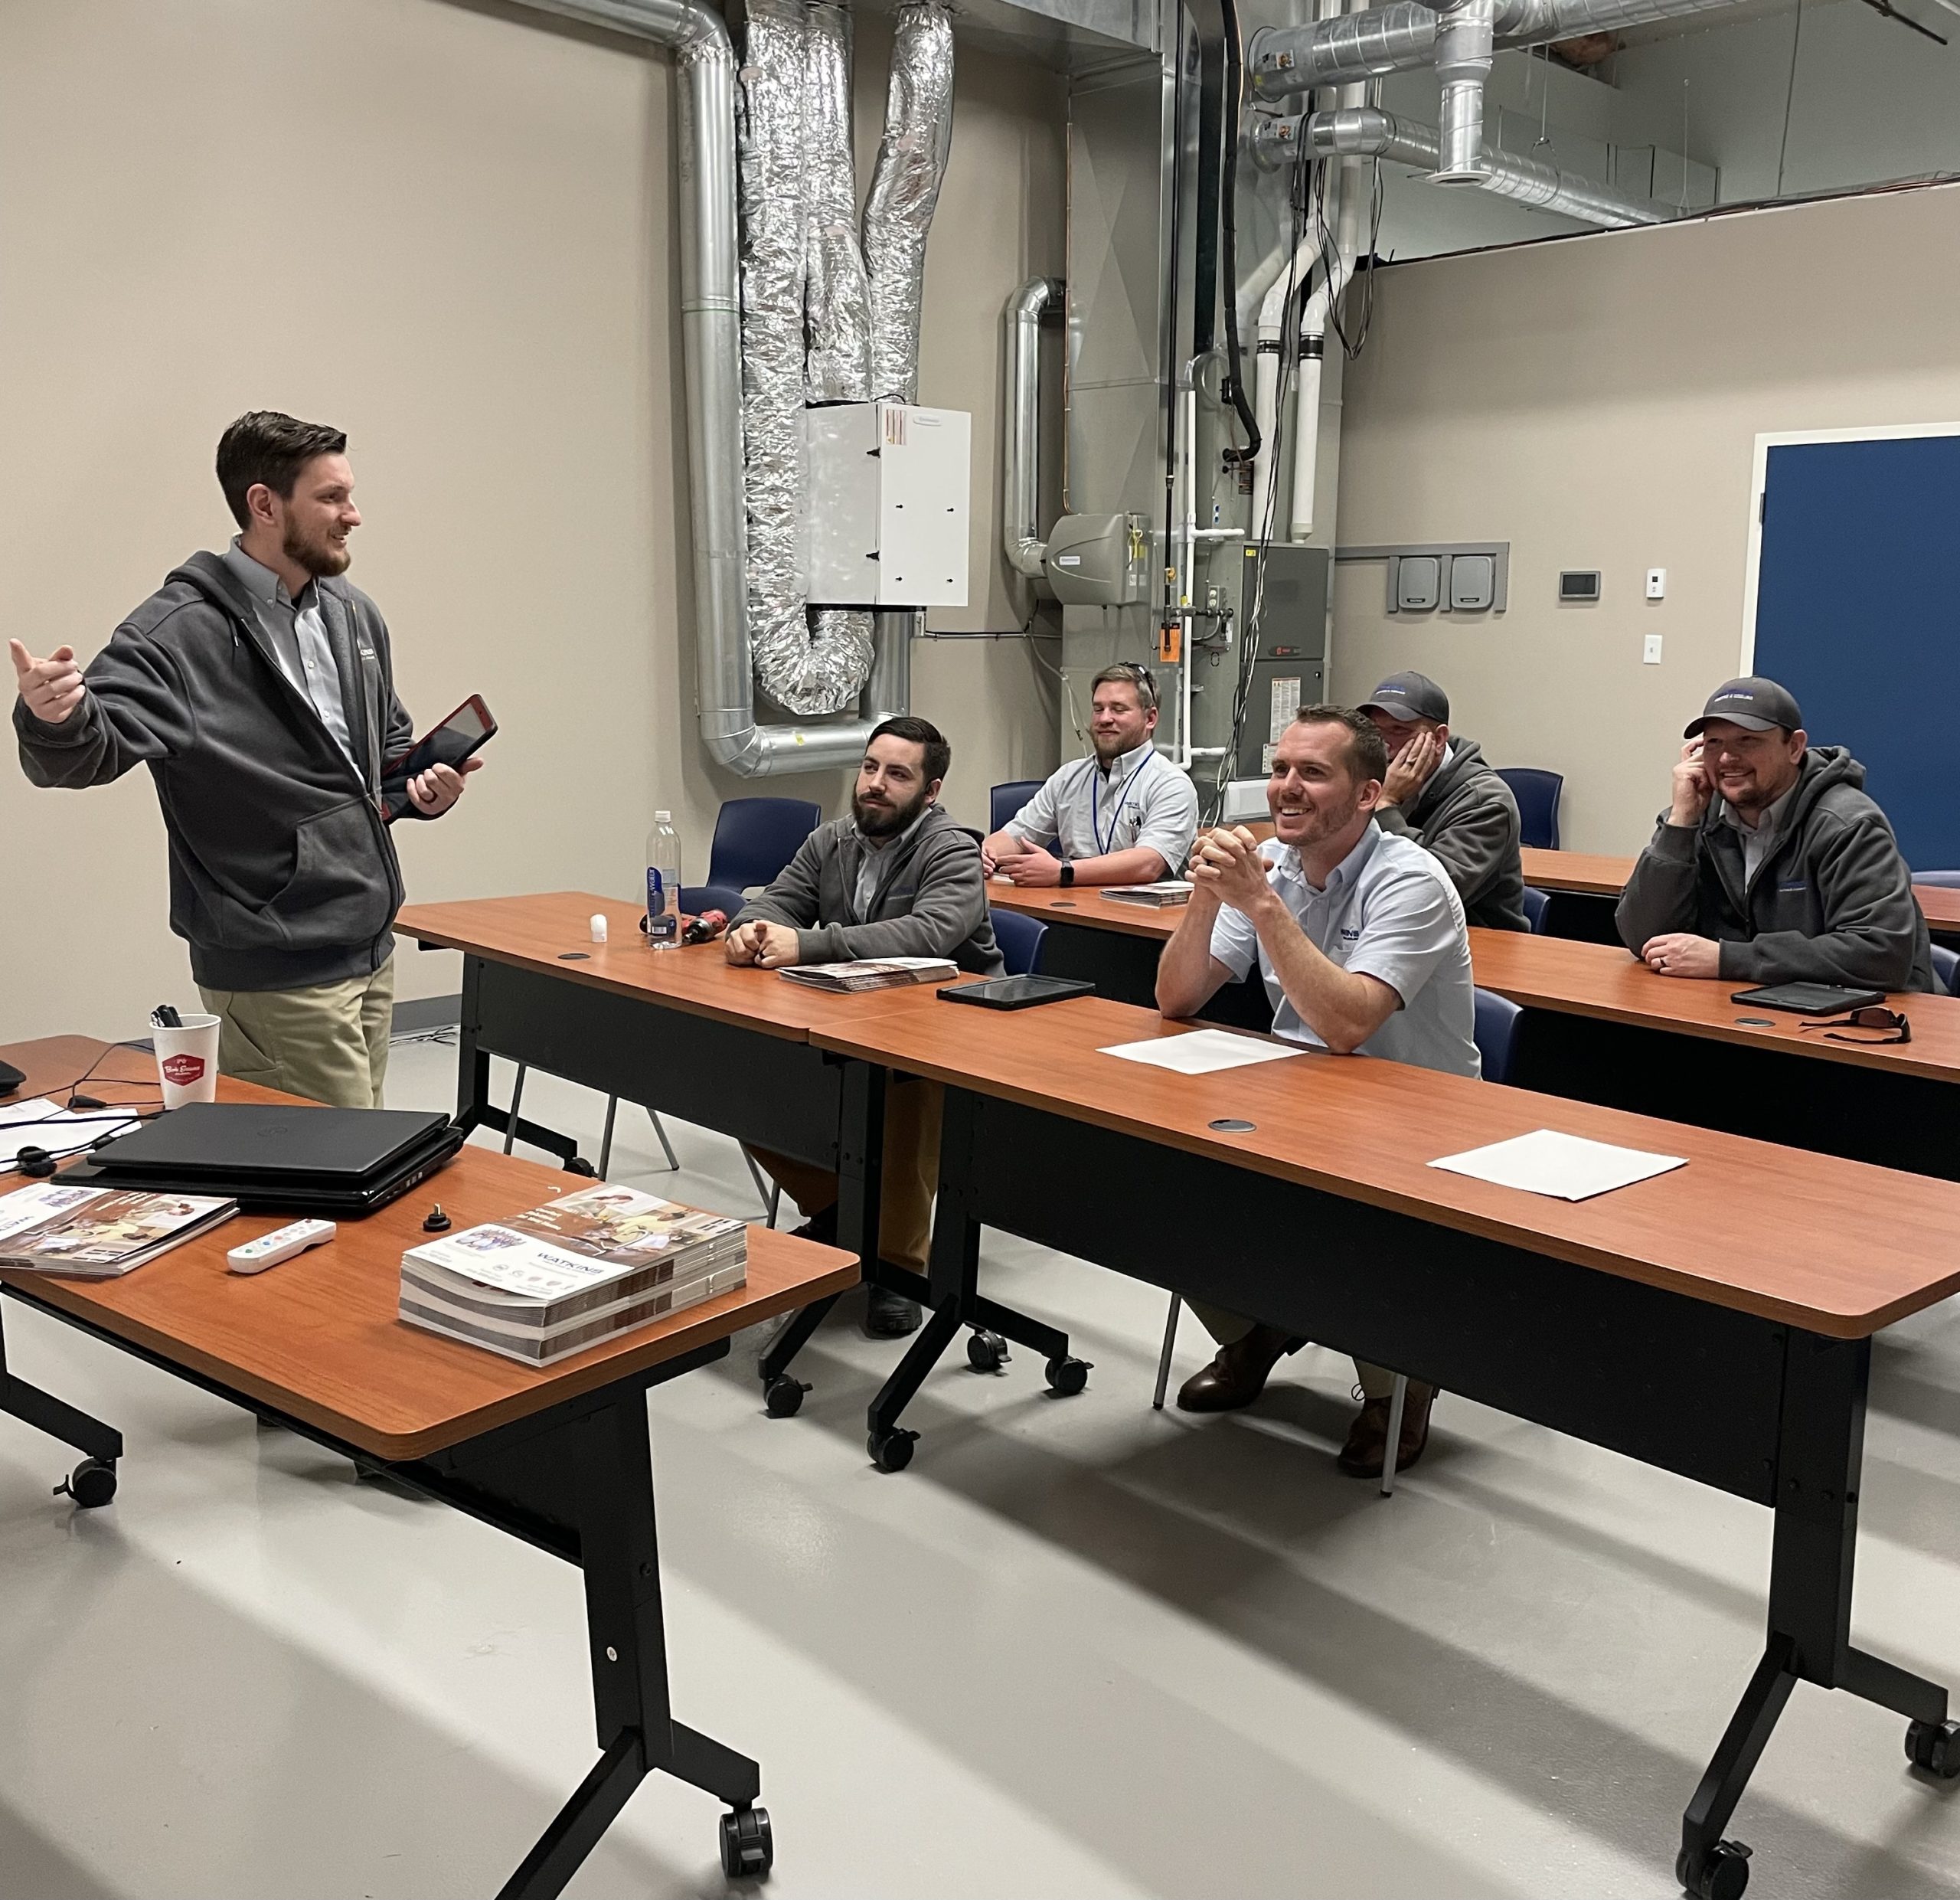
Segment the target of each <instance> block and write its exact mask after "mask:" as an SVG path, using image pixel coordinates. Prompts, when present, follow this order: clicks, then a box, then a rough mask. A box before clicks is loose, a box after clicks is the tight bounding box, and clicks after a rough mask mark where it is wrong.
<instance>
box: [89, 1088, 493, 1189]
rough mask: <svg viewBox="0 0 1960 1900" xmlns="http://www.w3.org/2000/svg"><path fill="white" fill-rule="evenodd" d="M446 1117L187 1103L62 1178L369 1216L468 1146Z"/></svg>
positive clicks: (390, 1110) (422, 1113)
mask: <svg viewBox="0 0 1960 1900" xmlns="http://www.w3.org/2000/svg"><path fill="white" fill-rule="evenodd" d="M462 1143H463V1131H462V1130H461V1129H459V1128H458V1127H456V1124H455V1123H453V1122H452V1121H451V1120H449V1117H448V1116H446V1115H442V1114H433V1113H429V1112H425V1111H423V1110H411V1109H393V1108H312V1107H303V1106H300V1105H298V1104H285V1103H259V1102H190V1103H187V1104H185V1106H184V1107H181V1108H178V1109H173V1110H171V1112H170V1113H169V1114H167V1115H164V1116H162V1117H159V1118H158V1120H155V1121H153V1122H150V1123H147V1124H146V1125H145V1126H144V1127H141V1128H139V1129H138V1130H136V1131H135V1133H132V1134H127V1135H123V1136H119V1137H118V1138H117V1139H116V1140H114V1141H112V1142H109V1143H106V1144H105V1145H104V1146H102V1147H100V1148H98V1149H96V1150H95V1151H94V1153H92V1154H91V1155H90V1156H88V1158H87V1160H86V1161H85V1162H83V1163H81V1164H80V1165H79V1166H76V1167H73V1168H70V1169H67V1171H66V1172H65V1173H64V1177H63V1178H64V1179H70V1180H91V1181H100V1182H102V1184H103V1185H104V1186H106V1187H115V1188H142V1189H149V1190H151V1191H152V1192H178V1193H184V1194H219V1195H226V1196H227V1197H229V1198H230V1199H234V1200H236V1201H237V1203H238V1205H239V1206H240V1208H243V1210H244V1211H245V1212H247V1213H249V1214H312V1215H325V1216H326V1217H328V1218H332V1217H334V1216H336V1215H362V1214H371V1213H372V1212H374V1209H375V1208H379V1207H385V1206H386V1205H387V1204H388V1202H390V1201H392V1200H394V1199H396V1197H397V1195H403V1194H406V1193H407V1192H408V1190H409V1189H410V1188H412V1187H413V1186H414V1185H415V1184H416V1183H417V1182H418V1181H421V1180H423V1179H426V1178H427V1177H428V1176H430V1175H431V1174H433V1173H434V1172H435V1171H436V1169H438V1168H439V1167H441V1166H443V1163H445V1162H446V1161H447V1160H449V1158H450V1157H451V1156H452V1155H454V1154H455V1153H456V1150H457V1149H459V1148H460V1147H461V1146H462Z"/></svg>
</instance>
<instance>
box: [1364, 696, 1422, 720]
mask: <svg viewBox="0 0 1960 1900" xmlns="http://www.w3.org/2000/svg"><path fill="white" fill-rule="evenodd" d="M1354 710H1355V711H1357V712H1385V713H1387V715H1388V716H1389V717H1390V718H1391V719H1426V718H1429V714H1427V713H1426V712H1423V711H1418V710H1417V708H1415V707H1413V706H1412V705H1410V703H1409V702H1408V701H1407V700H1406V699H1364V700H1363V701H1361V704H1360V705H1358V706H1357V707H1356V708H1354Z"/></svg>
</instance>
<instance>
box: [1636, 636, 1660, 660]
mask: <svg viewBox="0 0 1960 1900" xmlns="http://www.w3.org/2000/svg"><path fill="white" fill-rule="evenodd" d="M1640 659H1641V663H1642V665H1646V666H1658V665H1660V663H1661V636H1660V635H1659V634H1658V633H1650V634H1648V636H1647V637H1646V639H1645V640H1643V641H1642V643H1641V646H1640Z"/></svg>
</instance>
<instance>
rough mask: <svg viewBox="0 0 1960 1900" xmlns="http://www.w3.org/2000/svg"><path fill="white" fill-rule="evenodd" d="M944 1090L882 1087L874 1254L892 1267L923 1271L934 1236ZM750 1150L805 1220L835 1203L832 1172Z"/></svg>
mask: <svg viewBox="0 0 1960 1900" xmlns="http://www.w3.org/2000/svg"><path fill="white" fill-rule="evenodd" d="M945 1109H946V1091H944V1090H943V1089H942V1088H941V1087H940V1086H939V1084H938V1083H937V1082H926V1081H920V1079H919V1078H917V1077H916V1076H893V1078H892V1079H891V1081H890V1085H889V1086H888V1087H887V1089H886V1091H885V1141H884V1193H883V1194H882V1195H880V1199H879V1205H878V1252H879V1254H880V1256H881V1257H883V1258H884V1259H886V1260H888V1261H890V1262H891V1264H893V1266H894V1267H910V1268H911V1269H912V1270H913V1271H914V1272H915V1273H922V1274H923V1272H924V1271H925V1270H926V1257H927V1255H928V1254H929V1252H930V1251H931V1248H932V1240H933V1194H934V1192H936V1190H937V1189H938V1187H939V1120H940V1117H941V1116H942V1114H944V1112H945ZM750 1153H751V1154H753V1156H755V1158H756V1160H757V1161H759V1163H761V1164H762V1166H763V1167H764V1168H765V1169H767V1170H768V1172H769V1175H770V1176H771V1178H772V1179H774V1180H775V1181H776V1182H779V1184H780V1185H781V1186H782V1190H783V1192H785V1193H786V1194H787V1195H789V1198H790V1199H792V1201H794V1202H795V1203H796V1205H798V1206H799V1208H802V1211H803V1218H805V1220H808V1219H809V1218H811V1216H812V1215H817V1214H821V1213H822V1212H823V1211H824V1209H825V1208H828V1207H835V1205H837V1176H835V1175H834V1174H832V1173H831V1172H829V1170H828V1169H824V1168H814V1167H812V1166H811V1165H810V1164H809V1163H808V1162H806V1161H795V1160H792V1159H791V1158H790V1157H789V1156H788V1155H779V1154H776V1153H773V1151H772V1150H770V1149H766V1148H752V1149H750Z"/></svg>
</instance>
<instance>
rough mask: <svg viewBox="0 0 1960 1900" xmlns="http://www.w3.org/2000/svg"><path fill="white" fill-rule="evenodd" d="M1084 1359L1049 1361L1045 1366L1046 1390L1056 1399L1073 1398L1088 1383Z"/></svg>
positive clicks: (1086, 1363)
mask: <svg viewBox="0 0 1960 1900" xmlns="http://www.w3.org/2000/svg"><path fill="white" fill-rule="evenodd" d="M1047 1378H1048V1389H1049V1391H1051V1392H1053V1393H1054V1395H1056V1396H1057V1398H1073V1397H1074V1396H1075V1395H1076V1393H1077V1392H1079V1391H1081V1390H1082V1389H1083V1387H1084V1386H1086V1385H1087V1384H1088V1383H1089V1361H1088V1360H1086V1359H1050V1361H1049V1362H1048V1365H1047Z"/></svg>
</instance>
